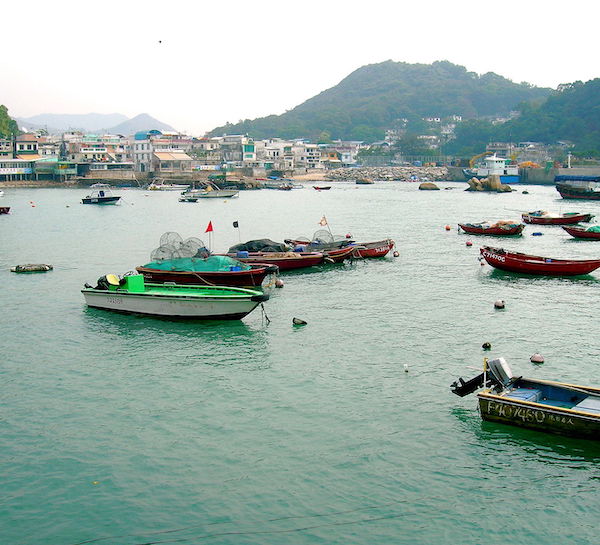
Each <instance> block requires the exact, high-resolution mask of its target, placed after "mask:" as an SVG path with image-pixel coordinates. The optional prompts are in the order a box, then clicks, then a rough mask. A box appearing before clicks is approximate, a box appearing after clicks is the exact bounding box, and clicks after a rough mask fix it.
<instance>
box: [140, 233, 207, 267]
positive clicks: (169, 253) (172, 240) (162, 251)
mask: <svg viewBox="0 0 600 545" xmlns="http://www.w3.org/2000/svg"><path fill="white" fill-rule="evenodd" d="M209 255H210V251H209V250H208V249H207V248H206V246H205V244H204V242H203V241H202V240H200V239H199V238H196V237H188V238H186V239H185V240H183V238H182V237H181V235H180V234H179V233H176V232H174V231H168V232H166V233H164V234H163V235H162V236H161V237H160V241H159V246H158V248H156V249H155V250H153V251H152V253H151V254H150V260H151V261H152V262H161V261H167V260H171V259H182V258H191V257H200V258H203V257H208V256H209Z"/></svg>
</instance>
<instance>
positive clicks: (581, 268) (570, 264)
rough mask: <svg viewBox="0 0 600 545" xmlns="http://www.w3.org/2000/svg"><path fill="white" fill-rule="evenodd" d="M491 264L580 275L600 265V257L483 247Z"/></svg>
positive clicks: (528, 271) (505, 268)
mask: <svg viewBox="0 0 600 545" xmlns="http://www.w3.org/2000/svg"><path fill="white" fill-rule="evenodd" d="M480 253H481V255H482V256H483V258H484V259H485V260H486V261H487V263H488V264H489V265H491V266H492V267H495V268H496V269H500V270H503V271H509V272H516V273H524V274H539V275H550V276H578V275H582V274H589V273H591V272H592V271H595V270H596V269H597V268H598V267H600V259H585V260H569V259H553V258H548V257H540V256H531V255H526V254H521V253H518V252H508V251H506V250H504V249H502V248H490V247H488V246H486V247H484V248H481V249H480Z"/></svg>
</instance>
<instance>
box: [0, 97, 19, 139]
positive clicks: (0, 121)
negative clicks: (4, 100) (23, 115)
mask: <svg viewBox="0 0 600 545" xmlns="http://www.w3.org/2000/svg"><path fill="white" fill-rule="evenodd" d="M18 132H19V128H18V127H17V122H16V121H15V120H14V119H12V118H11V117H10V116H9V115H8V109H7V108H6V106H4V104H0V138H10V137H11V136H13V135H15V134H17V133H18Z"/></svg>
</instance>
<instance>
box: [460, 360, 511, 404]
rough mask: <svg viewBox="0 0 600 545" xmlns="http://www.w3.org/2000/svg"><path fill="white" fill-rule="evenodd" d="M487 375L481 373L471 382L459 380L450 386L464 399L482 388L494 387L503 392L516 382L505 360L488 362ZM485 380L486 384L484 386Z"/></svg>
mask: <svg viewBox="0 0 600 545" xmlns="http://www.w3.org/2000/svg"><path fill="white" fill-rule="evenodd" d="M486 365H487V373H480V374H479V375H477V376H476V377H473V378H472V379H470V380H464V379H463V378H459V379H458V380H456V381H454V382H453V383H452V384H451V385H450V390H451V391H452V393H453V394H456V395H457V396H460V397H464V396H466V395H469V394H472V393H473V392H474V391H475V390H479V389H480V388H483V387H486V388H489V387H490V386H494V388H496V389H498V390H502V389H504V388H506V387H507V386H509V385H510V384H511V383H512V382H514V380H515V378H514V377H513V374H512V371H511V369H510V367H509V365H508V363H506V360H505V359H504V358H496V359H493V360H488V361H486ZM484 380H485V384H484Z"/></svg>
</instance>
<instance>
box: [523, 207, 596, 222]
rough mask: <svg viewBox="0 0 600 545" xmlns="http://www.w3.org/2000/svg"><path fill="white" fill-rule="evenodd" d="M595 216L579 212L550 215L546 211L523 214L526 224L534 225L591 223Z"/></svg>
mask: <svg viewBox="0 0 600 545" xmlns="http://www.w3.org/2000/svg"><path fill="white" fill-rule="evenodd" d="M593 217H594V216H593V214H581V213H579V212H565V213H564V214H550V213H549V212H546V211H545V210H536V211H535V212H529V213H527V214H521V218H523V221H524V222H525V223H530V224H534V225H571V224H575V223H579V222H582V221H584V222H587V221H591V220H592V218H593Z"/></svg>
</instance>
